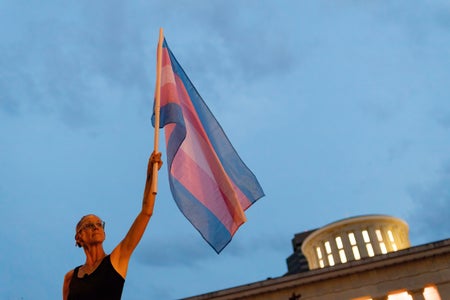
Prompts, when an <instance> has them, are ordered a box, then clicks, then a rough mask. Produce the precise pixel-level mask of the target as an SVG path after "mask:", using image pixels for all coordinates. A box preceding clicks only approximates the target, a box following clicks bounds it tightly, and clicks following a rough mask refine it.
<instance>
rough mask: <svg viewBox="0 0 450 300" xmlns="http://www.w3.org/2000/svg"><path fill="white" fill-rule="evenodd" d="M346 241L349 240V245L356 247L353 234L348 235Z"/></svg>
mask: <svg viewBox="0 0 450 300" xmlns="http://www.w3.org/2000/svg"><path fill="white" fill-rule="evenodd" d="M348 239H349V240H350V245H352V246H353V245H356V239H355V234H354V233H353V232H350V233H349V234H348Z"/></svg>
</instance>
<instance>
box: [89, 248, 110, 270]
mask: <svg viewBox="0 0 450 300" xmlns="http://www.w3.org/2000/svg"><path fill="white" fill-rule="evenodd" d="M84 252H85V253H86V262H85V263H84V264H85V266H90V267H92V266H96V265H98V264H99V263H100V261H101V260H102V259H103V258H104V257H105V256H106V253H105V251H104V250H103V247H102V245H98V246H94V247H89V248H88V249H85V250H84Z"/></svg>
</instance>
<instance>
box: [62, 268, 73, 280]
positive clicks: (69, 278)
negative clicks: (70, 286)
mask: <svg viewBox="0 0 450 300" xmlns="http://www.w3.org/2000/svg"><path fill="white" fill-rule="evenodd" d="M72 277H73V270H70V271H69V272H67V273H66V275H65V276H64V283H66V281H69V282H70V280H71V279H72Z"/></svg>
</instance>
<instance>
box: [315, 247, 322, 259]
mask: <svg viewBox="0 0 450 300" xmlns="http://www.w3.org/2000/svg"><path fill="white" fill-rule="evenodd" d="M316 252H317V257H318V258H319V259H321V258H322V251H321V250H320V247H317V248H316Z"/></svg>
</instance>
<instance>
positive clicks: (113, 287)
mask: <svg viewBox="0 0 450 300" xmlns="http://www.w3.org/2000/svg"><path fill="white" fill-rule="evenodd" d="M161 165H162V161H161V153H159V152H155V151H154V152H153V153H152V155H151V156H150V159H149V163H148V169H147V180H146V183H145V189H144V196H143V201H142V209H141V211H140V212H139V214H138V216H137V217H136V219H135V221H134V223H133V225H131V228H130V229H129V231H128V233H127V234H126V236H125V238H124V239H123V240H122V241H121V242H120V243H119V244H118V245H117V246H116V247H115V248H114V250H113V251H112V252H111V254H109V255H107V254H106V252H105V250H104V249H103V242H104V240H105V231H104V227H105V223H104V222H103V221H102V220H101V219H100V218H99V217H98V216H96V215H87V216H84V217H82V218H81V220H80V221H79V222H78V224H77V226H76V230H75V244H76V246H78V247H80V248H81V247H82V248H83V250H84V253H85V254H86V261H85V263H84V264H83V265H81V266H78V267H76V268H75V269H73V270H71V271H69V272H68V273H67V274H66V275H65V277H64V285H63V300H77V299H80V300H91V299H92V300H119V299H120V298H121V296H122V290H123V285H124V283H125V278H126V276H127V270H128V263H129V261H130V257H131V255H132V254H133V251H134V249H135V248H136V246H137V245H138V244H139V241H140V240H141V237H142V235H143V234H144V231H145V229H146V227H147V224H148V222H149V220H150V218H151V216H152V215H153V208H154V204H155V198H156V187H155V182H156V179H157V171H158V170H159V169H160V168H161Z"/></svg>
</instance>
